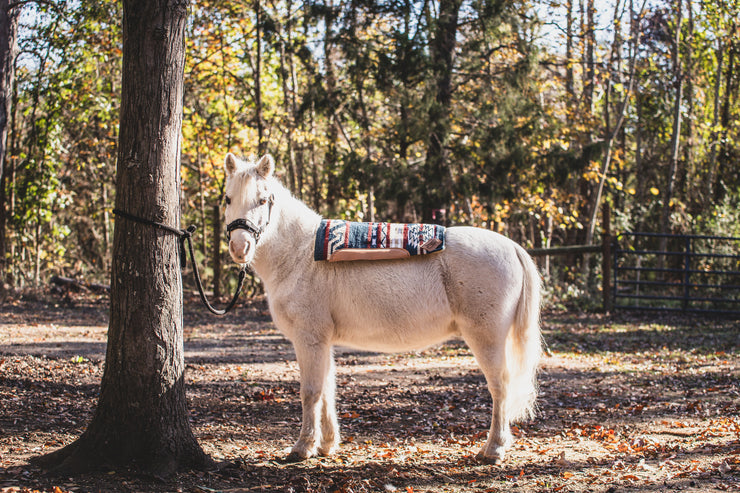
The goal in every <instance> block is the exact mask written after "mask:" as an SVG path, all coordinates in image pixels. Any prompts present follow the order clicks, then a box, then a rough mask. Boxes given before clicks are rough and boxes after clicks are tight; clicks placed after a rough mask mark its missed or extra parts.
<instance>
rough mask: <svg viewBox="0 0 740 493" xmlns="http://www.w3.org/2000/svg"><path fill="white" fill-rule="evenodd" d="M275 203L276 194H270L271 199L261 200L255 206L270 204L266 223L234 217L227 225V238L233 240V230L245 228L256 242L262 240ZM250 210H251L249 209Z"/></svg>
mask: <svg viewBox="0 0 740 493" xmlns="http://www.w3.org/2000/svg"><path fill="white" fill-rule="evenodd" d="M274 203H275V196H274V195H270V198H269V199H262V200H260V203H259V205H257V206H256V207H254V209H256V208H257V207H262V206H263V205H265V204H268V209H267V221H265V224H263V225H262V226H256V225H255V224H254V223H253V222H252V221H250V220H249V219H244V218H241V217H240V218H239V219H234V220H233V221H231V222H230V223H229V224H228V225H227V226H226V238H227V239H228V240H231V232H232V231H234V230H237V229H243V230H244V231H246V232H247V233H249V234H251V235H252V237H253V238H254V242H255V243H257V242H258V241H259V240H260V236H262V233H264V232H265V228H266V227H267V225H268V224H270V217H271V216H272V205H273V204H274ZM247 212H249V211H247Z"/></svg>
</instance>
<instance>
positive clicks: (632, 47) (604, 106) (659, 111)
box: [4, 0, 740, 299]
mask: <svg viewBox="0 0 740 493" xmlns="http://www.w3.org/2000/svg"><path fill="white" fill-rule="evenodd" d="M582 3H583V7H584V9H579V7H578V5H575V6H573V5H572V4H573V2H550V1H545V0H542V1H540V0H537V1H533V0H517V1H515V2H507V1H492V2H479V1H477V0H465V1H453V0H442V1H441V2H436V3H435V2H432V3H428V2H427V3H424V2H411V1H406V0H402V1H397V2H380V1H376V0H362V1H359V0H358V1H350V2H327V3H323V2H299V1H298V0H271V1H269V2H265V1H258V2H248V3H247V2H242V1H237V0H219V1H214V0H207V1H203V2H197V3H194V4H192V8H191V12H190V16H189V23H188V26H187V29H188V32H187V37H186V38H187V66H186V69H185V74H184V75H185V101H184V103H185V104H184V106H185V110H184V115H183V142H182V165H183V166H182V190H183V203H182V204H181V206H182V211H183V223H184V224H196V225H198V226H199V228H198V231H199V235H200V238H199V240H198V241H199V243H200V248H199V257H200V260H201V262H202V265H203V266H204V267H203V268H202V271H203V272H204V273H206V276H207V277H211V276H212V275H215V273H214V270H213V269H214V266H213V262H214V259H213V258H212V257H213V255H214V253H213V249H214V248H213V247H214V243H215V246H216V247H220V250H221V251H222V252H223V251H224V250H225V245H222V244H221V242H222V241H223V235H222V233H221V232H220V231H214V227H215V226H216V225H215V224H214V220H213V217H214V215H213V207H214V206H216V205H217V204H218V203H219V202H220V200H221V195H222V187H223V172H222V160H223V155H224V154H225V153H226V152H227V151H232V152H236V153H239V154H244V155H249V154H256V153H260V152H269V153H271V154H273V155H274V156H275V157H276V161H277V165H278V170H277V171H278V174H279V175H281V178H282V179H283V180H284V182H285V183H286V184H287V185H288V186H289V188H290V189H291V190H292V191H293V193H294V194H296V195H297V196H299V197H301V198H302V199H304V200H305V201H307V202H308V203H309V204H310V205H312V206H313V207H315V208H316V209H318V210H319V211H320V212H321V213H322V214H324V215H326V216H336V217H345V218H353V219H360V218H362V219H365V220H367V219H369V218H371V217H374V218H376V219H382V220H398V221H420V220H422V219H428V218H429V217H428V216H429V212H430V211H429V209H430V208H435V209H436V208H439V209H446V218H445V221H446V222H448V223H450V224H453V223H464V224H472V225H476V226H481V227H486V228H489V229H494V230H497V231H500V232H503V233H505V234H507V235H509V236H511V237H513V238H514V239H515V240H517V241H520V242H521V243H523V244H525V245H528V246H543V245H558V244H575V243H582V242H583V241H584V240H585V239H586V237H587V235H586V231H588V229H589V226H591V225H590V224H589V222H590V220H591V219H590V217H591V213H592V211H593V210H594V209H595V208H597V207H599V203H600V202H603V200H608V201H609V202H610V203H611V204H612V205H613V209H614V214H613V217H614V218H615V220H614V228H615V229H616V230H618V231H619V230H627V229H644V230H650V231H656V230H658V229H659V228H660V225H661V214H662V212H663V209H664V205H665V204H666V203H667V205H668V209H669V212H670V215H669V218H670V221H669V225H668V228H669V229H670V230H671V231H682V232H707V233H712V234H738V228H739V227H740V226H738V224H739V223H740V218H738V216H737V214H736V213H734V212H733V211H734V210H737V205H738V196H740V192H738V190H740V178H739V176H740V175H738V173H737V169H736V168H737V167H736V166H734V165H733V163H736V162H737V160H738V157H740V146H739V144H738V142H740V135H739V133H740V124H739V123H738V122H739V121H740V119H739V117H740V97H739V96H740V95H739V94H738V91H739V87H740V71H739V70H738V67H739V66H740V42H739V41H738V39H740V36H738V34H740V33H738V23H737V20H736V19H737V18H738V12H740V4H738V2H737V1H734V0H733V1H731V2H719V3H714V4H708V3H706V2H701V3H697V2H689V3H690V8H691V9H692V11H691V12H690V13H689V11H688V7H687V3H686V2H683V5H684V12H683V13H682V23H681V33H680V34H681V36H680V40H681V41H680V44H679V50H678V59H679V60H678V63H679V64H680V67H679V68H680V70H678V71H677V70H676V68H677V67H676V66H675V63H676V62H675V61H674V60H673V58H672V53H673V50H672V43H673V40H674V39H675V36H674V35H675V31H676V27H677V22H676V20H677V15H676V12H675V6H676V3H675V2H662V3H660V2H659V3H658V4H656V5H654V6H653V7H654V8H652V9H651V10H649V11H646V12H637V11H632V12H630V11H629V6H630V5H633V8H635V9H636V8H638V6H637V5H636V4H637V2H635V3H634V4H631V3H627V4H625V3H624V2H622V3H620V6H621V8H620V9H619V10H617V11H616V12H614V11H613V9H612V7H613V5H608V7H609V8H608V9H605V10H603V11H601V5H594V4H593V2H592V1H590V0H587V1H584V2H582ZM569 5H570V6H572V7H573V10H572V24H571V26H570V31H569V30H568V27H567V26H566V25H565V16H564V15H563V16H561V17H558V15H559V14H564V9H566V8H567V7H568V6H569ZM589 6H590V7H593V8H596V6H598V7H599V9H600V12H599V14H600V15H598V16H596V17H597V21H598V22H600V24H598V25H596V26H593V30H594V31H598V32H599V33H600V34H599V36H594V37H593V40H594V46H593V60H592V61H589V59H588V57H589V56H590V55H589V42H590V41H589V40H590V39H591V37H590V31H589V30H590V29H591V27H589V24H588V16H587V15H586V13H587V10H588V8H589ZM23 8H24V9H25V15H24V16H23V17H22V18H23V19H24V20H23V24H24V25H23V27H22V29H21V32H22V33H23V34H22V36H21V50H22V53H21V55H20V57H19V59H18V63H17V91H16V92H17V95H16V97H15V100H14V117H13V123H12V127H11V129H10V130H11V131H10V137H9V149H10V151H9V159H8V163H9V164H8V165H9V167H10V171H12V172H11V173H8V172H7V170H6V177H7V176H9V178H8V181H7V182H6V192H7V194H6V196H7V197H8V198H7V199H6V200H7V203H6V204H4V205H5V207H6V209H7V210H8V212H9V213H10V215H11V221H10V222H9V224H8V237H9V244H10V245H11V246H12V252H10V254H11V255H12V269H11V270H12V274H13V277H12V279H11V280H12V281H13V282H14V283H15V284H16V285H17V286H21V285H27V284H31V283H33V282H34V281H35V282H39V281H40V280H42V279H43V278H44V277H46V276H47V275H49V274H52V273H59V274H67V275H70V276H85V277H93V278H98V279H99V280H104V279H105V278H106V277H107V265H108V261H109V260H108V256H109V252H108V251H109V238H110V231H111V228H112V223H111V217H110V215H109V213H110V209H111V206H112V202H113V196H114V183H113V174H114V166H115V160H116V154H115V146H116V140H117V132H118V130H117V125H118V104H119V103H118V93H119V87H118V86H119V80H120V59H121V39H120V26H119V23H120V21H119V20H120V18H121V12H120V6H119V5H118V4H117V3H115V2H103V3H100V2H92V3H91V2H66V1H58V2H54V3H53V4H51V3H48V2H44V3H39V4H35V3H28V4H24V7H23ZM548 9H549V10H548ZM442 12H445V13H447V14H450V15H453V14H454V15H455V16H457V17H456V18H457V23H456V24H455V25H454V26H452V30H451V31H450V32H447V33H446V34H447V35H450V33H451V34H452V36H451V37H449V38H448V39H447V41H445V39H444V36H443V34H445V33H444V32H443V28H444V26H445V23H444V19H441V18H440V16H441V15H442ZM551 12H554V13H555V14H553V16H552V18H550V17H549V16H550V13H551ZM558 13H559V14H558ZM689 14H691V15H689ZM552 22H555V23H558V24H559V25H558V27H559V29H555V30H554V31H548V29H549V27H548V24H551V23H552ZM449 27H450V26H448V28H449ZM568 32H570V38H571V39H570V43H568V39H567V33H568ZM553 33H554V34H553ZM450 40H454V41H455V42H454V44H453V43H450ZM565 46H570V50H571V51H570V58H569V59H568V58H566V56H565V55H566V53H565ZM448 56H449V58H448ZM445 60H450V65H446V63H445ZM632 66H634V73H632V71H631V68H632ZM676 74H679V76H678V77H680V79H679V78H677V75H676ZM678 80H681V81H683V89H684V90H683V93H682V95H681V97H682V98H683V99H682V100H681V101H680V103H681V104H680V105H679V108H680V116H681V133H680V136H679V158H678V167H677V168H678V169H677V173H676V183H675V187H674V188H673V195H672V196H670V197H668V196H667V190H668V173H669V166H670V154H671V136H672V130H673V128H674V125H675V118H676V115H675V113H674V107H675V104H674V103H675V98H676V94H677V93H676V87H677V81H678ZM589 88H592V93H590V92H589V91H590V89H589ZM621 118H623V121H620V119H621ZM618 122H619V125H621V126H620V128H619V129H618V131H617V132H616V133H615V134H614V135H610V134H611V132H613V131H614V128H615V126H616V125H617V123H618ZM607 153H610V154H609V159H610V163H611V164H610V166H609V167H608V169H607V170H606V175H602V172H603V167H604V163H605V161H606V156H607ZM602 182H603V195H602V198H600V199H599V203H597V199H596V197H597V193H596V192H597V190H598V187H599V186H600V184H601V183H602ZM733 208H734V209H733ZM596 221H598V219H596ZM596 231H598V228H596ZM597 236H598V234H597ZM47 259H48V260H47ZM228 262H229V259H228V258H227V257H226V256H224V257H223V258H222V263H223V264H224V265H227V264H228ZM580 262H581V261H580V260H579V259H575V260H573V259H571V263H572V265H567V266H564V267H563V268H562V269H560V270H559V271H558V272H557V275H559V276H561V280H562V281H563V282H565V281H568V282H571V281H572V282H573V283H581V285H583V281H582V280H581V279H580V278H579V276H580V275H582V274H583V273H584V272H587V271H588V269H584V268H583V267H584V266H582V265H579V263H580ZM28 272H33V273H34V274H33V275H31V276H29V275H28V274H24V273H28ZM576 274H578V275H576ZM596 274H597V275H598V273H596ZM222 275H224V276H226V275H227V274H222ZM592 277H593V272H592ZM571 278H572V279H571ZM221 281H225V279H222V280H221ZM222 284H224V282H222ZM563 289H565V288H563ZM554 296H555V295H554ZM569 296H571V295H570V294H568V293H567V289H566V290H565V291H564V293H557V295H556V296H555V297H556V298H558V299H567V298H568V297H569Z"/></svg>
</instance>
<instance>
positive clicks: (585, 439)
mask: <svg viewBox="0 0 740 493" xmlns="http://www.w3.org/2000/svg"><path fill="white" fill-rule="evenodd" d="M260 310H262V309H261V308H259V307H257V308H254V309H249V310H244V312H243V315H240V314H239V313H238V312H237V315H235V316H234V318H231V319H229V320H222V319H218V321H217V322H214V319H211V318H206V317H200V316H199V318H196V320H197V324H192V323H191V324H190V325H188V326H187V327H186V334H190V336H191V337H192V338H191V339H188V340H187V341H186V361H187V374H186V380H187V382H188V384H187V385H188V396H189V399H190V408H191V418H192V423H193V428H194V431H195V433H196V435H197V436H198V439H199V441H200V442H201V444H202V445H203V447H204V448H205V449H206V450H207V452H208V453H209V454H211V455H212V456H213V457H214V458H215V459H216V460H217V461H219V462H221V463H222V464H224V465H223V466H222V468H221V469H219V470H218V471H215V472H214V471H211V472H198V473H196V472H189V473H186V474H183V475H182V476H180V477H179V478H178V483H177V484H174V485H173V484H167V485H160V486H158V488H159V489H161V490H167V491H172V490H175V489H177V488H182V489H183V490H186V491H224V490H227V491H228V490H232V491H234V490H236V489H238V488H241V489H242V490H244V491H248V490H250V489H251V490H254V491H261V490H263V491H286V489H287V486H286V485H288V486H289V487H290V488H292V489H293V491H295V492H296V493H297V492H317V493H318V492H321V493H324V492H346V493H350V492H351V493H361V492H370V491H372V492H377V491H384V490H385V486H386V485H390V486H391V487H392V488H395V490H393V491H397V492H406V493H417V492H427V493H441V492H443V491H451V492H455V493H460V492H467V491H491V492H493V491H496V492H498V491H514V489H513V488H514V487H516V488H517V491H548V492H549V491H563V492H564V491H569V492H570V491H587V490H594V491H609V489H610V488H615V491H621V490H622V489H629V490H640V489H645V490H650V489H653V490H662V489H666V490H671V488H672V485H679V486H680V485H689V484H690V483H691V482H694V484H695V488H696V489H701V488H705V487H706V488H705V489H715V490H720V491H726V490H728V491H733V490H734V491H737V490H738V484H740V418H739V415H740V408H739V407H738V402H739V401H740V399H738V397H740V395H739V394H738V388H737V381H738V378H739V377H740V375H739V374H738V368H740V357H739V356H738V351H737V342H736V341H737V336H736V329H732V328H731V327H730V326H729V325H722V324H720V323H717V324H716V326H701V331H702V333H701V334H694V332H693V330H694V329H693V328H691V327H690V326H697V325H700V324H697V323H695V322H693V321H692V322H691V323H688V322H687V323H686V325H685V326H684V325H680V324H673V325H671V324H668V323H665V322H664V323H661V324H653V323H642V322H640V321H637V322H629V321H627V322H619V323H617V322H608V321H607V320H606V319H605V318H604V317H603V316H601V315H599V316H583V317H581V318H578V317H577V316H574V315H572V314H568V315H567V316H564V317H563V318H562V319H559V318H557V317H554V316H553V315H552V314H549V315H546V317H545V325H546V327H547V331H546V338H547V339H548V343H549V344H550V345H551V347H552V348H553V350H554V355H553V357H552V358H547V359H546V360H545V366H544V368H543V371H542V373H541V377H540V388H541V390H542V392H543V394H542V395H541V397H540V399H539V403H538V404H539V415H538V416H537V418H536V419H534V420H532V421H528V422H524V423H518V424H517V425H516V426H515V427H513V428H512V434H513V435H514V440H515V441H514V445H513V447H512V449H511V450H510V452H509V454H508V458H507V460H506V461H505V462H504V463H503V464H502V465H501V466H492V465H486V464H481V463H479V462H478V461H477V460H476V454H477V452H478V450H479V449H480V448H481V447H482V446H483V443H484V441H485V440H486V438H487V432H488V426H489V423H490V413H491V409H490V399H489V397H488V393H487V390H486V384H485V381H484V379H483V376H482V375H481V373H480V371H479V370H478V369H477V365H476V364H475V361H474V358H473V357H472V355H471V353H470V351H469V350H468V349H467V348H466V347H465V345H464V344H462V343H460V342H456V341H453V342H451V343H449V344H447V345H445V346H441V347H438V348H431V349H428V350H425V351H419V352H415V353H410V354H401V355H377V354H371V353H370V354H369V353H358V352H346V351H341V350H339V351H338V352H337V354H338V356H337V363H338V364H337V372H338V375H337V382H338V389H337V390H338V393H337V407H338V410H339V419H340V422H341V426H342V433H343V436H344V440H343V445H342V446H341V448H340V450H339V452H338V454H336V455H334V456H332V457H326V458H313V459H310V460H309V461H306V462H303V463H298V464H286V463H283V462H282V459H283V458H284V457H285V455H286V454H287V452H288V451H289V449H290V446H291V445H292V443H293V442H294V440H295V439H296V438H297V435H298V432H299V429H300V399H299V384H298V369H297V365H296V364H295V362H294V359H293V356H292V353H291V349H290V346H289V344H288V343H287V342H286V341H285V340H284V339H283V338H282V337H281V336H279V335H278V334H277V333H276V332H275V330H274V328H273V327H272V326H271V324H270V323H269V321H267V320H263V319H260V318H257V317H258V316H260V315H259V312H260ZM69 316H70V317H77V318H78V319H79V318H80V317H81V315H79V314H70V315H69ZM3 317H4V318H3ZM65 317H66V316H65V315H64V314H62V315H58V316H57V317H56V320H55V321H54V323H55V324H56V328H54V329H53V330H54V334H71V336H70V337H72V338H73V339H75V340H76V339H84V338H85V337H88V338H90V337H97V338H98V339H99V338H101V337H102V335H103V334H104V327H102V326H101V327H97V328H96V327H93V328H91V325H93V324H92V322H91V321H89V320H79V326H80V330H79V331H78V332H75V330H76V329H75V327H74V326H71V324H65V323H64V320H65ZM239 317H242V318H239ZM566 317H567V318H566ZM588 317H591V318H588ZM75 320H77V319H75ZM3 321H4V322H3ZM30 322H32V321H29V320H27V321H23V320H22V317H20V316H17V313H16V316H15V318H14V319H13V320H9V318H8V317H6V315H5V314H0V323H5V324H8V323H11V325H12V327H13V328H12V330H13V331H14V332H13V333H14V334H23V337H25V338H27V340H26V342H28V345H24V346H23V348H29V347H35V348H36V350H40V348H42V347H43V348H47V349H50V350H51V351H52V352H51V353H49V354H46V355H44V354H40V353H32V354H29V353H27V352H24V351H25V349H24V351H10V350H8V349H7V348H8V346H4V348H5V349H4V350H5V352H4V353H3V354H2V355H0V429H2V430H3V434H0V493H6V492H11V491H12V492H13V493H19V492H20V491H22V489H23V491H24V492H30V491H34V490H37V491H44V493H49V492H54V493H58V492H57V491H56V490H55V488H59V490H61V491H62V492H63V493H66V491H68V490H73V489H75V490H78V491H90V490H101V491H102V490H106V489H113V488H114V487H119V486H120V482H121V481H122V480H126V481H129V482H130V484H129V485H128V486H127V487H126V488H128V489H129V490H135V491H149V490H151V488H152V485H151V484H149V483H147V482H146V481H145V480H141V479H137V478H133V479H122V478H124V475H123V474H122V473H120V472H117V473H116V474H115V475H112V476H108V475H105V474H101V475H98V476H94V477H90V478H88V479H87V480H86V481H87V483H84V484H82V485H76V486H67V485H64V484H58V485H55V484H48V483H46V482H44V480H42V479H40V476H39V474H38V472H37V471H34V470H31V469H29V468H28V467H26V466H25V465H24V461H25V460H26V459H27V458H28V457H29V456H32V455H35V454H38V453H41V452H43V451H46V450H48V449H52V448H56V447H58V446H61V445H63V444H65V443H69V442H70V441H71V440H73V439H74V438H75V437H76V436H78V435H79V433H81V432H82V430H83V429H84V426H85V424H86V422H87V421H88V420H89V417H90V416H91V414H92V412H93V410H94V405H95V401H96V397H97V391H98V385H99V380H100V376H101V375H102V351H103V350H104V345H102V344H101V345H100V346H99V347H98V348H97V350H98V351H100V352H99V353H96V354H97V356H95V355H94V354H91V353H90V352H85V351H80V350H78V348H77V347H75V349H74V350H73V351H72V352H71V353H66V354H64V355H60V353H59V352H58V351H59V349H58V348H57V347H55V346H54V347H51V346H44V345H45V344H49V340H50V339H49V338H48V337H47V336H48V334H47V336H43V335H42V332H43V331H49V330H51V329H50V323H51V322H50V321H48V320H38V321H37V322H38V323H36V322H33V323H36V325H37V326H36V327H33V328H31V327H30ZM21 323H22V324H24V328H23V330H20V329H19V328H16V327H18V326H17V325H15V324H21ZM68 325H69V326H68ZM87 332H90V334H91V336H84V334H85V333H87ZM45 337H46V338H45ZM35 339H38V340H39V341H37V342H35V343H34V342H33V341H34V340H35ZM34 344H35V346H34ZM54 344H56V342H55V343H54ZM664 483H665V484H664ZM244 485H249V486H248V487H246V489H245V486H244ZM9 488H10V489H9ZM13 488H14V489H13ZM676 489H677V488H676Z"/></svg>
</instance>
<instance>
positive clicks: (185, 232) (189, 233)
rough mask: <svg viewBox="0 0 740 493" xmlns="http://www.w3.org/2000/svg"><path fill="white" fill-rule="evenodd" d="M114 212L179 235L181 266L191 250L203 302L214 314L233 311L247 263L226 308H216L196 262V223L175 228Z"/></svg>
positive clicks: (199, 292) (242, 284)
mask: <svg viewBox="0 0 740 493" xmlns="http://www.w3.org/2000/svg"><path fill="white" fill-rule="evenodd" d="M113 214H115V215H117V216H121V217H123V218H124V219H128V220H129V221H133V222H137V223H141V224H147V225H149V226H154V227H155V228H157V229H161V230H162V231H166V232H168V233H172V234H174V235H176V236H177V237H178V239H179V240H180V267H181V268H182V269H184V268H185V266H186V265H187V261H188V257H187V251H189V252H190V262H191V263H192V264H193V275H194V276H195V284H196V285H197V286H198V294H200V299H201V301H202V302H203V304H204V305H206V308H208V311H210V312H211V313H213V314H214V315H226V314H227V313H229V311H231V309H232V308H234V305H236V302H237V300H238V298H239V294H240V293H241V291H242V286H244V279H245V278H246V276H247V265H246V264H244V265H243V266H242V268H241V269H239V281H238V283H237V286H236V291H235V292H234V296H233V297H232V298H231V301H230V302H229V304H228V305H226V308H224V309H223V310H219V309H218V308H214V307H213V306H211V304H210V303H209V302H208V298H206V294H205V291H204V290H203V282H202V281H201V279H200V273H199V272H198V264H196V263H195V253H194V252H193V241H192V238H193V233H194V232H195V230H196V227H195V226H194V225H191V226H188V228H187V229H175V228H172V227H170V226H167V225H166V224H162V223H158V222H156V221H151V220H149V219H144V218H142V217H138V216H134V215H133V214H129V213H128V212H124V211H122V210H120V209H113ZM186 242H187V244H188V248H187V251H186V250H185V243H186Z"/></svg>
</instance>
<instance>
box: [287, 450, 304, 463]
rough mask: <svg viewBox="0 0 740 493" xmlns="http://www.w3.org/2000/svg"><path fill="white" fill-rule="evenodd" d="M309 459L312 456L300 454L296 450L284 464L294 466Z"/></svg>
mask: <svg viewBox="0 0 740 493" xmlns="http://www.w3.org/2000/svg"><path fill="white" fill-rule="evenodd" d="M309 457H310V456H309V455H307V454H301V453H300V452H296V451H295V450H293V451H292V452H291V453H289V454H288V456H287V457H286V458H285V459H284V460H283V462H285V463H286V464H294V463H296V462H303V461H304V460H306V459H308V458H309Z"/></svg>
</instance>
